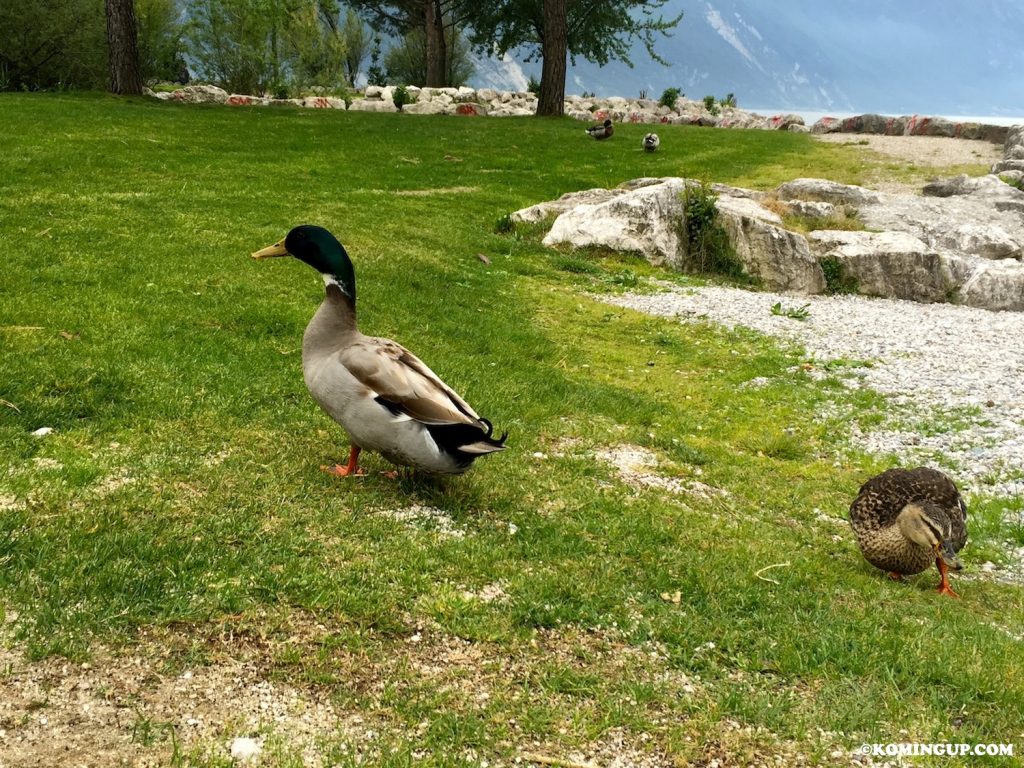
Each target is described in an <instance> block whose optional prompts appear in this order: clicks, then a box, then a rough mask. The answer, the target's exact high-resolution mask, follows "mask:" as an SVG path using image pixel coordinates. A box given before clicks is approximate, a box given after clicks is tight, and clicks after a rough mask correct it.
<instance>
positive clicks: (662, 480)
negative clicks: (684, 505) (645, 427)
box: [595, 445, 729, 499]
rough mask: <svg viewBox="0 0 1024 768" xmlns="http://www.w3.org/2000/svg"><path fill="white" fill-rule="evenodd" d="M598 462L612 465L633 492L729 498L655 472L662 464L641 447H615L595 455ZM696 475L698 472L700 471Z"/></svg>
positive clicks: (698, 483)
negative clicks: (647, 489) (653, 490)
mask: <svg viewBox="0 0 1024 768" xmlns="http://www.w3.org/2000/svg"><path fill="white" fill-rule="evenodd" d="M595 456H597V458H598V459H600V460H601V461H603V462H605V463H607V464H610V465H611V466H612V467H613V468H614V469H615V472H616V474H617V475H618V476H619V479H620V480H621V481H622V482H624V483H625V484H626V485H628V486H629V487H631V488H634V489H636V490H640V489H643V488H657V489H659V490H662V491H667V492H668V493H674V494H690V495H693V496H699V497H701V498H705V499H707V498H711V497H713V496H728V495H729V494H728V491H725V490H723V489H721V488H714V487H713V486H710V485H708V484H707V483H703V482H701V481H700V480H696V479H693V478H687V479H684V478H681V477H671V476H668V475H663V474H660V473H658V472H656V471H655V470H656V469H657V468H658V467H659V465H660V464H661V461H660V460H659V459H658V456H657V454H655V453H654V451H652V450H650V449H648V448H644V447H642V446H639V445H616V446H611V447H609V448H603V449H601V450H599V451H597V452H596V453H595ZM694 471H695V472H696V471H699V468H697V469H696V470H694Z"/></svg>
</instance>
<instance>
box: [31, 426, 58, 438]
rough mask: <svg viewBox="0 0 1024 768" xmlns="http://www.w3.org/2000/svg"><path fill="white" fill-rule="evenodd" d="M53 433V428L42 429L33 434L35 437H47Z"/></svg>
mask: <svg viewBox="0 0 1024 768" xmlns="http://www.w3.org/2000/svg"><path fill="white" fill-rule="evenodd" d="M51 432H53V427H40V428H39V429H37V430H36V431H35V432H33V433H32V436H33V437H46V436H47V435H48V434H50V433H51Z"/></svg>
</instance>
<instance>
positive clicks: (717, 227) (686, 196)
mask: <svg viewBox="0 0 1024 768" xmlns="http://www.w3.org/2000/svg"><path fill="white" fill-rule="evenodd" d="M717 202H718V195H716V194H715V193H714V192H713V191H712V190H711V187H710V185H708V184H706V183H704V182H702V183H701V184H700V186H692V187H691V186H687V188H686V190H685V191H684V192H683V216H684V229H685V235H686V245H687V253H688V255H689V259H688V262H689V266H690V268H691V269H693V270H695V271H696V272H700V273H707V272H710V273H714V274H719V275H725V276H726V277H730V278H733V279H736V280H741V281H745V282H749V281H750V277H749V276H748V275H747V274H746V272H745V271H744V269H743V263H742V262H741V261H740V260H739V257H738V256H737V255H736V249H735V248H734V247H733V245H732V242H731V241H730V240H729V233H728V232H726V231H725V228H724V227H723V226H722V225H721V224H720V223H719V221H718V208H717V207H716V203H717Z"/></svg>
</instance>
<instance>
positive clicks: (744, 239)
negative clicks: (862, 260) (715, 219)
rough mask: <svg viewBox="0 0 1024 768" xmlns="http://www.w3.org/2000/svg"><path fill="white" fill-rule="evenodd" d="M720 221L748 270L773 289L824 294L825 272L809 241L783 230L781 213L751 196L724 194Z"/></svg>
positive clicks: (720, 209)
mask: <svg viewBox="0 0 1024 768" xmlns="http://www.w3.org/2000/svg"><path fill="white" fill-rule="evenodd" d="M717 208H718V216H719V222H720V223H721V224H722V226H723V227H725V231H726V232H728V234H729V241H730V242H731V243H732V245H733V247H734V248H735V249H736V255H737V257H739V260H740V261H741V262H742V263H743V268H744V271H745V272H746V273H747V274H749V275H750V276H751V277H754V278H755V279H757V280H758V281H759V282H760V283H761V285H763V286H764V287H766V288H768V289H770V290H773V291H788V292H791V293H805V294H813V293H823V292H824V291H825V275H824V273H823V272H822V271H821V266H819V264H818V260H817V259H815V258H814V257H813V256H812V255H811V251H810V248H809V247H808V246H807V240H806V238H804V237H803V236H802V235H800V234H797V233H796V232H790V231H789V230H787V229H783V227H782V220H781V219H780V218H779V216H778V214H775V213H773V212H772V211H769V210H768V209H767V208H764V207H763V206H761V205H760V204H759V203H757V202H756V201H754V200H752V199H750V198H747V197H731V196H727V195H723V196H721V197H719V198H718V203H717Z"/></svg>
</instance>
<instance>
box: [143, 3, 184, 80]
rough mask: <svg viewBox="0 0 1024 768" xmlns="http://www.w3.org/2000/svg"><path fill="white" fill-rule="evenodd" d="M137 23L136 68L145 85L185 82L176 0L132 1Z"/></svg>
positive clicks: (180, 30) (179, 18) (179, 20)
mask: <svg viewBox="0 0 1024 768" xmlns="http://www.w3.org/2000/svg"><path fill="white" fill-rule="evenodd" d="M135 16H136V18H137V19H138V21H139V67H140V69H141V70H142V79H143V80H144V81H146V82H155V81H157V80H170V81H175V80H177V81H182V82H184V81H186V80H187V79H188V67H187V66H186V64H185V57H184V49H183V45H184V43H183V41H182V34H183V32H184V29H183V27H182V23H181V14H180V12H179V10H178V4H177V2H176V0H135Z"/></svg>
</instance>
